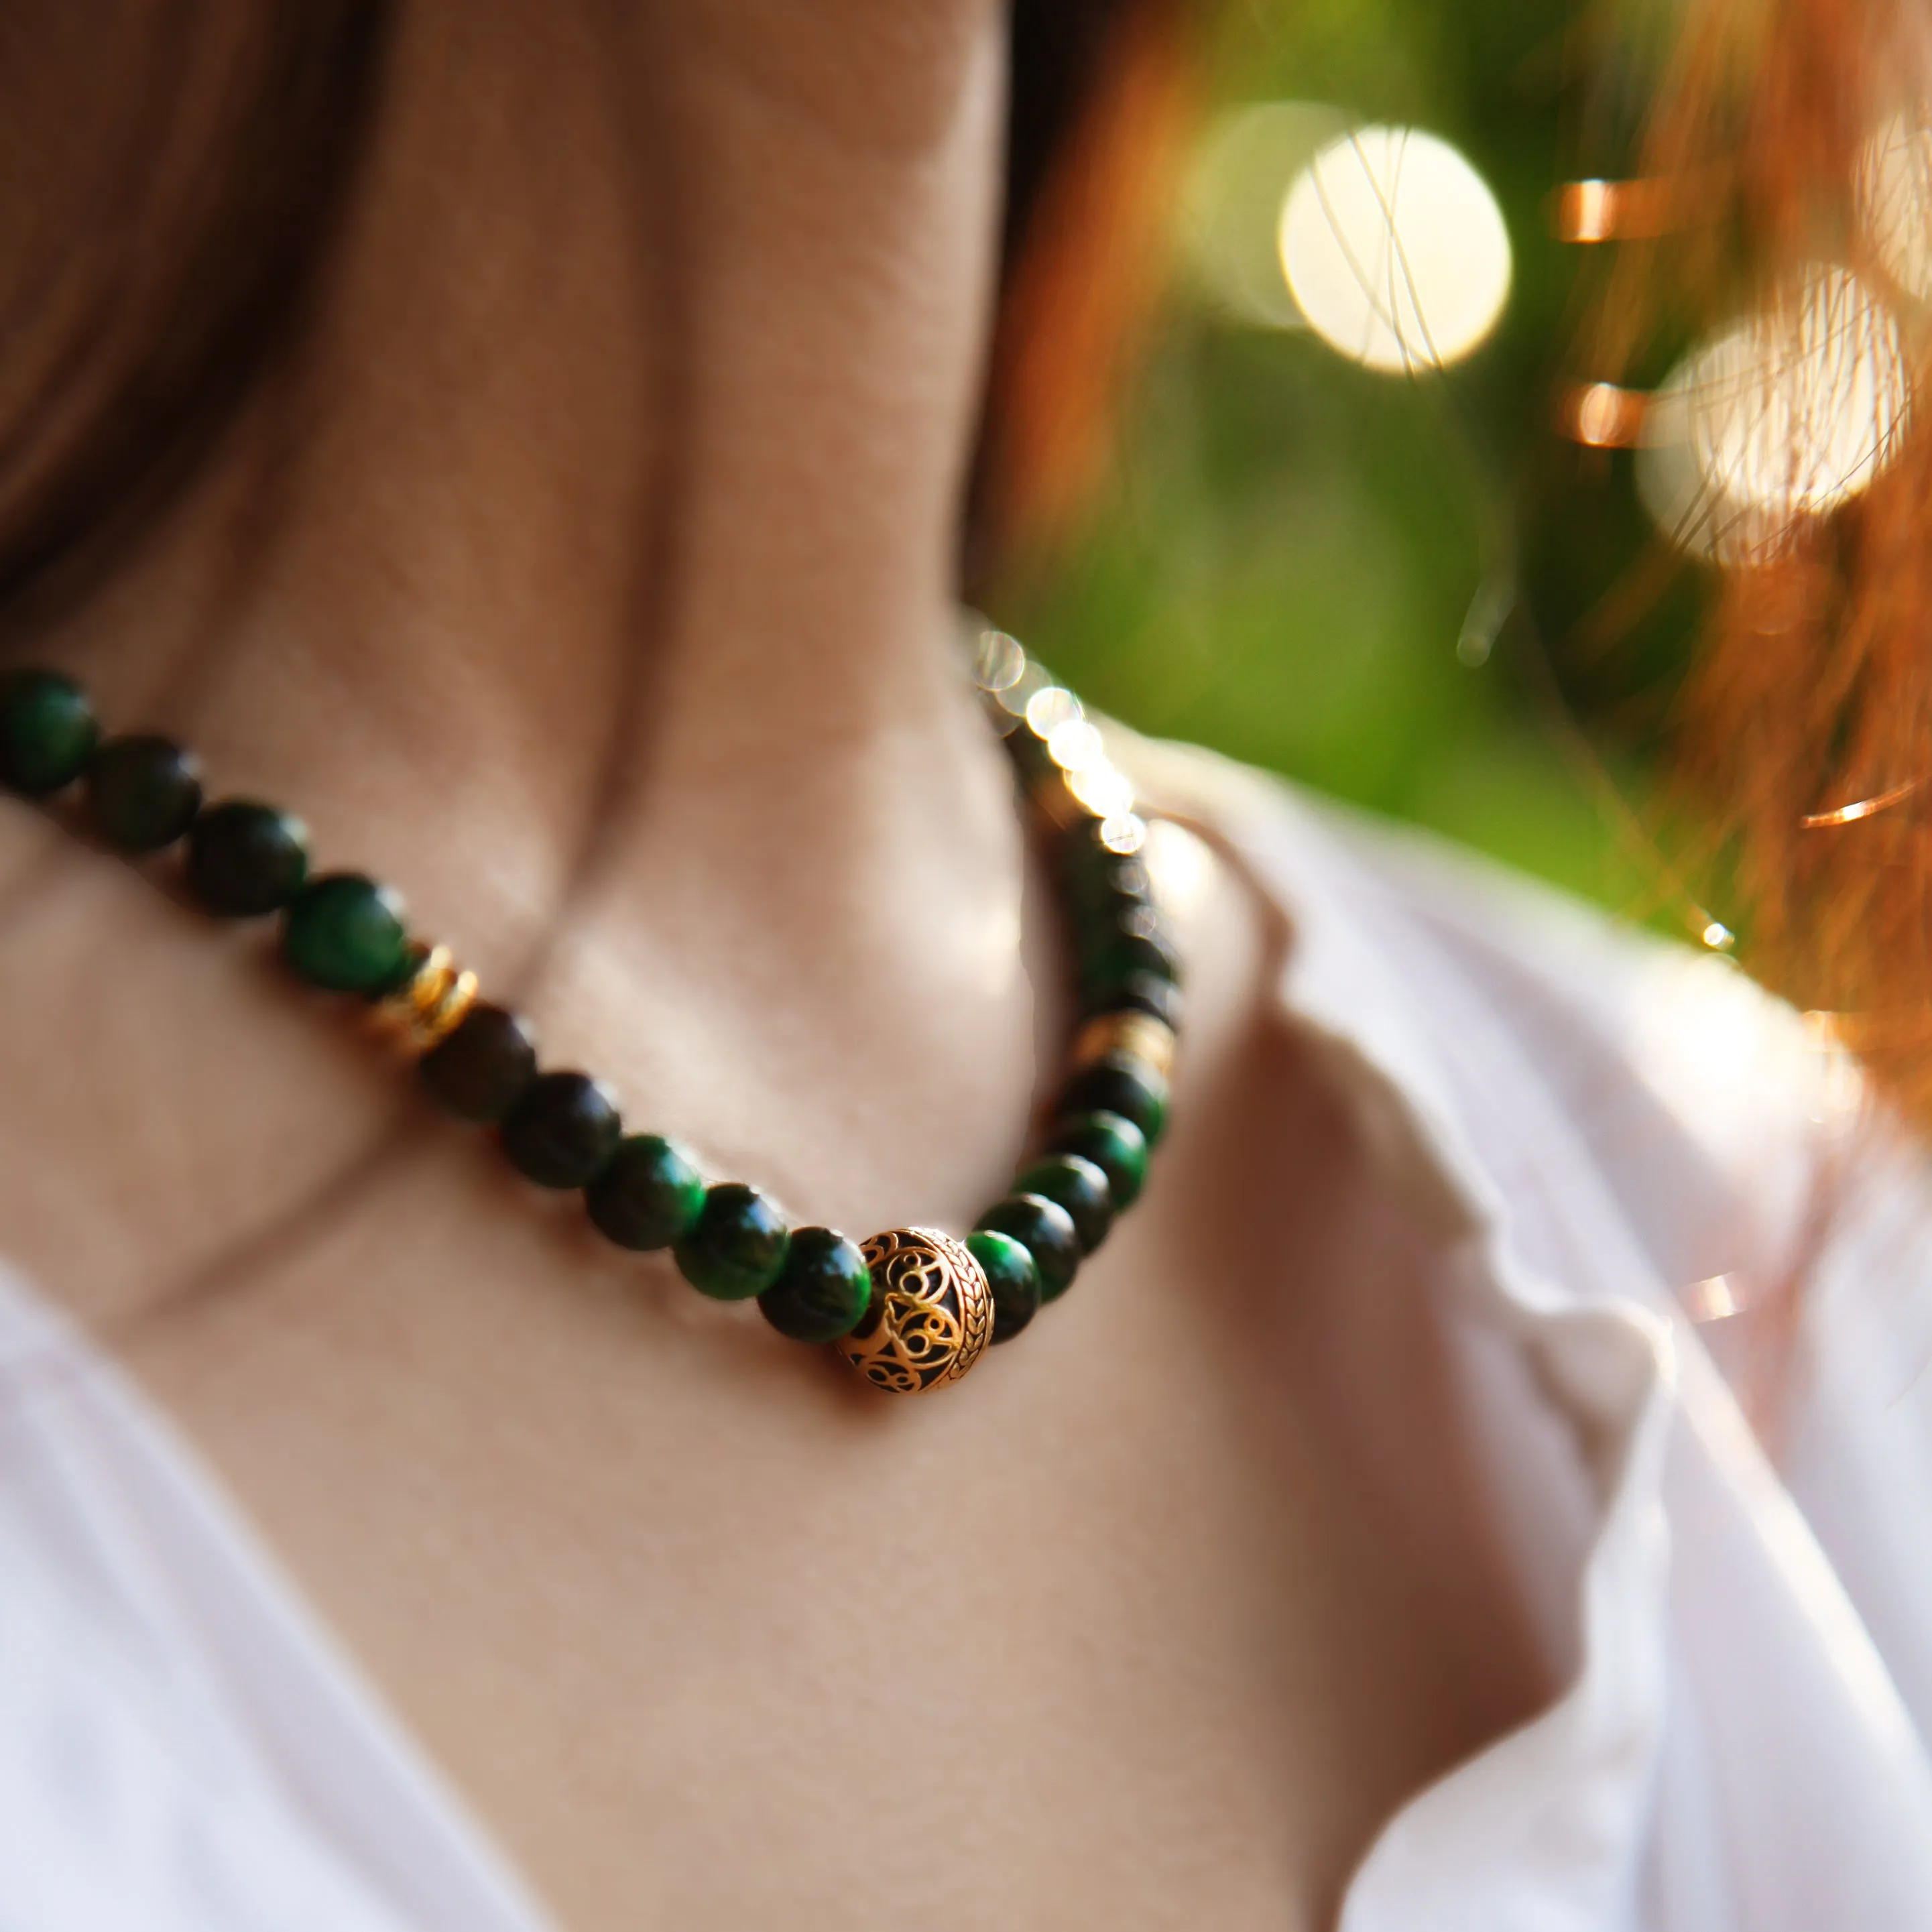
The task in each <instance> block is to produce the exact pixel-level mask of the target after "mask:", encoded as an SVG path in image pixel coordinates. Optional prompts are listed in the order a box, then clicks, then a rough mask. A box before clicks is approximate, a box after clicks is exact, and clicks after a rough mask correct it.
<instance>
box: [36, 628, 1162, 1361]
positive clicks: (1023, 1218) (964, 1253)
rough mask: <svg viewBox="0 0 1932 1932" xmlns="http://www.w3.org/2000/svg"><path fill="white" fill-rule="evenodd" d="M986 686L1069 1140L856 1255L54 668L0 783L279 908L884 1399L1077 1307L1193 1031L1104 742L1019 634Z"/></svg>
mask: <svg viewBox="0 0 1932 1932" xmlns="http://www.w3.org/2000/svg"><path fill="white" fill-rule="evenodd" d="M974 675H975V678H976V680H977V683H978V685H979V688H980V691H981V693H982V694H983V697H984V698H985V700H986V709H987V712H988V714H989V716H990V718H992V721H993V724H994V725H995V728H996V729H997V730H998V731H999V732H1000V733H1001V735H1002V736H1003V737H1004V739H1005V742H1006V743H1007V748H1008V749H1009V751H1010V753H1011V754H1012V757H1013V766H1014V769H1015V773H1016V777H1017V778H1018V781H1019V787H1020V789H1021V791H1022V793H1023V795H1024V796H1025V799H1027V801H1028V803H1029V804H1030V805H1031V808H1032V813H1031V816H1032V818H1033V820H1034V823H1036V825H1037V826H1038V827H1039V828H1040V830H1041V832H1042V833H1043V835H1045V836H1046V837H1047V838H1049V840H1050V841H1051V847H1052V858H1053V860H1054V868H1055V874H1056V876H1057V877H1058V880H1059V883H1060V884H1061V888H1062V891H1063V895H1064V907H1065V912H1066V915H1067V919H1068V922H1069V925H1070V929H1071V933H1072V937H1073V941H1074V954H1075V957H1076V960H1077V962H1078V970H1079V993H1080V1003H1081V1010H1082V1014H1083V1019H1082V1024H1081V1025H1080V1028H1079V1031H1078V1032H1077V1034H1076V1037H1075V1039H1074V1041H1073V1049H1072V1052H1071V1054H1070V1064H1069V1067H1068V1070H1067V1076H1066V1078H1065V1079H1064V1082H1063V1083H1062V1085H1061V1088H1060V1090H1059V1093H1058V1100H1057V1103H1056V1105H1055V1109H1054V1111H1053V1113H1052V1117H1051V1118H1052V1126H1051V1127H1050V1129H1049V1131H1048V1133H1046V1136H1044V1137H1043V1139H1042V1140H1041V1142H1040V1145H1039V1148H1038V1150H1037V1153H1036V1154H1035V1156H1034V1158H1032V1159H1031V1160H1030V1161H1029V1162H1028V1163H1027V1164H1026V1165H1025V1166H1023V1167H1022V1169H1021V1170H1020V1172H1019V1175H1017V1177H1016V1178H1015V1180H1014V1182H1013V1186H1012V1187H1011V1188H1010V1190H1008V1192H1007V1193H1006V1194H1005V1195H1004V1196H1003V1197H1002V1198H1001V1199H1000V1200H998V1201H997V1202H995V1203H994V1204H993V1205H992V1207H990V1208H988V1209H987V1210H986V1212H985V1213H984V1214H982V1215H981V1216H980V1217H979V1220H977V1222H976V1223H974V1226H973V1228H972V1229H971V1231H970V1232H968V1233H967V1234H966V1235H965V1236H964V1237H963V1238H962V1237H960V1236H958V1235H953V1234H950V1233H948V1232H945V1231H944V1230H942V1229H936V1228H893V1229H887V1230H886V1232H883V1233H882V1234H877V1235H873V1236H872V1237H871V1239H870V1240H869V1241H865V1242H863V1243H856V1242H854V1241H851V1240H850V1239H849V1238H847V1237H846V1236H845V1235H841V1234H840V1233H838V1232H837V1231H836V1230H835V1229H830V1228H820V1227H799V1228H793V1227H790V1226H787V1223H786V1220H785V1218H784V1216H783V1215H782V1214H780V1212H779V1211H778V1209H777V1208H776V1207H775V1206H774V1205H773V1204H772V1202H771V1201H770V1200H769V1199H768V1198H767V1197H766V1196H765V1195H763V1193H760V1192H759V1190H757V1188H755V1187H748V1186H747V1185H745V1184H744V1183H743V1182H742V1181H707V1180H706V1177H705V1175H703V1172H702V1171H701V1170H700V1167H699V1166H698V1164H697V1162H696V1161H695V1160H694V1158H693V1157H692V1156H691V1154H689V1153H688V1152H687V1151H685V1149H684V1148H682V1147H680V1146H679V1145H678V1144H677V1143H676V1142H674V1141H670V1140H667V1139H664V1137H663V1136H661V1135H659V1134H655V1133H627V1132H626V1131H625V1124H624V1121H623V1119H622V1115H620V1113H619V1109H618V1105H617V1102H616V1098H615V1097H614V1096H613V1094H612V1093H611V1091H610V1088H608V1087H607V1086H606V1085H604V1082H601V1080H598V1079H593V1078H592V1076H590V1075H589V1074H587V1073H579V1072H577V1071H574V1070H544V1069H542V1068H541V1067H539V1065H538V1058H537V1051H536V1046H535V1041H534V1040H533V1039H532V1035H531V1033H530V1030H529V1027H528V1026H527V1025H526V1024H525V1023H524V1022H523V1020H522V1019H520V1018H519V1017H518V1016H517V1015H516V1014H514V1013H511V1012H509V1011H508V1010H506V1009H505V1008H504V1007H499V1006H496V1005H493V1004H491V1003H490V1002H489V1001H486V1000H484V999H482V998H480V997H479V995H478V987H477V983H476V976H475V974H473V973H471V972H468V971H464V970H463V969H462V968H459V967H458V965H456V963H455V961H454V960H453V959H452V956H451V955H450V953H449V949H448V948H447V947H443V946H440V945H437V944H433V943H431V942H428V941H425V940H422V939H420V938H416V937H415V936H414V935H412V934H411V932H410V929H409V927H408V926H407V923H406V922H405V919H404V910H403V904H402V901H401V899H400V898H398V896H397V895H396V894H395V892H392V890H390V889H389V887H387V886H383V885H380V884H379V883H377V881H376V880H374V879H371V878H370V877H367V876H366V875H365V874H362V873H360V872H326V873H323V874H320V875H319V876H316V875H312V874H311V868H310V864H309V848H308V832H307V829H306V828H305V826H303V825H302V823H301V822H300V820H297V819H296V818H294V817H291V816H290V814H287V812H284V811H280V810H278V808H275V806H273V805H264V804H261V803H259V802H257V801H255V800H253V799H226V800H223V801H221V802H216V803H212V804H210V803H207V802H204V798H203V793H202V781H201V772H200V767H199V763H198V761H197V760H196V758H195V757H194V755H193V753H191V752H190V751H187V750H185V749H184V748H182V747H181V745H178V744H176V743H175V742H173V740H172V739H168V738H164V737H160V736H155V735H154V734H152V733H135V734H130V735H127V736H115V737H104V736H102V734H101V727H100V725H99V724H98V721H97V719H96V718H95V712H94V708H93V706H92V703H91V702H90V701H89V698H88V696H87V694H86V691H83V689H82V688H81V687H80V685H78V684H77V683H76V682H74V680H73V679H71V678H69V677H67V676H63V675H62V674H61V673H58V672H55V671H51V670H24V669H23V670H13V671H10V672H8V673H6V674H5V676H0V785H4V786H5V787H7V789H8V790H12V791H13V792H16V793H20V794H21V795H23V796H26V797H29V798H34V799H45V800H49V801H51V800H53V799H55V798H56V797H57V796H58V794H59V793H62V792H64V791H65V790H67V788H68V787H70V786H72V785H74V784H80V786H81V787H83V796H84V804H85V812H86V821H87V822H88V823H90V824H91V826H92V829H93V830H94V832H95V833H96V834H97V835H98V837H99V838H101V839H102V840H103V841H104V842H105V843H106V844H108V845H109V846H110V847H113V848H114V849H115V850H117V851H118V852H121V853H126V854H127V855H129V856H140V857H151V856H156V855H158V854H160V853H165V852H168V851H170V850H178V853H179V864H180V867H181V877H182V879H183V880H184V883H185V885H186V887H187V891H188V892H189V893H190V895H192V896H193V898H194V899H195V900H196V901H198V902H199V904H200V905H201V906H202V907H204V908H205V910H207V911H208V912H209V913H212V914H214V915H215V916H218V917H220V918H223V919H257V918H266V917H268V916H270V915H278V916H279V917H280V919H281V955H282V957H283V959H284V960H285V961H286V962H287V965H289V966H290V968H292V969H293V971H294V972H295V974H296V975H297V976H298V977H299V978H300V979H302V980H305V981H306V982H307V983H308V984H309V985H310V986H314V987H316V988H319V989H321V990H322V991H323V992H327V993H332V994H335V995H345V996H352V997H356V998H361V999H362V1000H364V1001H367V1002H368V1003H369V1004H370V1005H371V1007H373V1008H374V1012H375V1014H376V1016H377V1019H378V1021H379V1022H380V1026H381V1028H382V1030H383V1031H384V1033H385V1034H386V1035H387V1036H388V1037H391V1038H392V1039H393V1040H395V1041H396V1042H397V1043H398V1044H399V1045H400V1046H401V1047H402V1048H404V1049H405V1050H406V1051H407V1052H408V1053H409V1054H410V1055H411V1056H412V1057H413V1058H414V1059H415V1061H416V1065H417V1068H418V1071H419V1076H420V1077H421V1079H422V1083H423V1085H424V1086H425V1088H427V1089H428V1091H429V1092H430V1094H432V1095H433V1096H434V1097H435V1099H436V1100H437V1101H438V1102H439V1103H441V1105H442V1106H444V1107H445V1108H446V1109H448V1110H449V1112H451V1113H452V1114H455V1115H457V1116H458V1117H459V1118H461V1119H463V1120H464V1121H469V1122H472V1123H473V1124H476V1125H478V1126H479V1127H484V1128H487V1129H488V1130H490V1131H492V1132H493V1133H494V1134H495V1135H496V1139H497V1140H498V1142H499V1144H500V1145H501V1146H502V1150H503V1152H504V1153H505V1154H506V1155H507V1156H508V1158H509V1160H510V1163H511V1165H512V1166H514V1167H515V1168H516V1169H517V1170H518V1172H520V1173H521V1174H523V1175H524V1176H525V1177H526V1178H527V1179H529V1180H530V1181H533V1182H535V1184H537V1185H538V1187H546V1188H551V1189H556V1190H580V1192H581V1193H582V1194H583V1202H584V1206H585V1208H586V1211H587V1213H588V1214H589V1218H590V1220H591V1221H592V1223H593V1224H594V1225H595V1227H596V1228H597V1229H598V1230H599V1232H601V1233H602V1234H603V1235H604V1236H605V1237H606V1238H607V1239H609V1240H610V1241H613V1242H614V1243H615V1244H616V1245H617V1246H618V1247H620V1248H627V1249H631V1250H636V1251H640V1252H648V1251H650V1250H657V1249H668V1250H670V1253H671V1255H672V1256H673V1259H675V1261H676V1264H677V1267H678V1269H679V1272H680V1273H681V1274H682V1275H683V1277H684V1278H685V1280H686V1281H688V1283H690V1284H691V1286H692V1287H694V1289H697V1290H698V1291H699V1292H700V1293H701V1294H703V1295H709V1296H711V1297H712V1298H714V1299H715V1300H717V1301H745V1300H748V1299H751V1298H755V1299H756V1301H757V1305H758V1308H759V1310H760V1313H762V1314H763V1316H764V1317H765V1319H766V1321H767V1322H769V1323H770V1324H771V1325H772V1327H773V1328H775V1329H777V1330H778V1332H779V1333H780V1334H782V1335H786V1336H788V1337H790V1338H791V1339H793V1340H795V1341H799V1342H805V1343H817V1344H828V1343H829V1344H830V1345H831V1346H833V1347H835V1349H837V1350H838V1352H840V1353H841V1355H843V1356H844V1358H845V1359H846V1360H847V1361H849V1362H850V1364H852V1366H853V1367H854V1368H856V1370H858V1372H859V1373H860V1374H861V1375H862V1376H864V1377H865V1379H866V1380H867V1381H868V1382H870V1383H871V1385H872V1386H873V1387H874V1388H878V1389H883V1390H886V1391H891V1392H892V1393H894V1394H902V1395H916V1394H922V1393H923V1392H924V1391H926V1390H929V1389H934V1388H941V1387H943V1386H944V1385H946V1384H947V1383H949V1382H957V1381H958V1380H959V1379H960V1377H961V1376H964V1375H965V1373H966V1372H967V1370H968V1369H970V1368H971V1367H972V1366H973V1364H974V1363H975V1362H976V1361H977V1360H978V1359H979V1358H980V1356H981V1355H983V1353H984V1352H986V1348H987V1347H988V1346H989V1344H992V1343H1001V1342H1007V1341H1010V1340H1012V1339H1013V1337H1014V1336H1016V1335H1017V1334H1019V1333H1020V1331H1022V1329H1023V1328H1025V1327H1026V1326H1027V1325H1028V1323H1029V1322H1031V1321H1032V1319H1033V1318H1034V1315H1035V1314H1036V1313H1037V1312H1038V1311H1039V1310H1040V1308H1041V1307H1043V1305H1044V1304H1046V1303H1048V1302H1051V1301H1057V1300H1058V1298H1060V1297H1061V1295H1064V1294H1065V1293H1066V1292H1067V1289H1068V1288H1069V1287H1070V1286H1071V1284H1072V1283H1073V1278H1074V1276H1075V1274H1076V1272H1077V1271H1078V1270H1079V1266H1080V1264H1081V1262H1082V1261H1083V1260H1084V1259H1085V1258H1086V1256H1088V1255H1090V1254H1091V1253H1093V1252H1094V1250H1095V1249H1096V1248H1097V1247H1099V1246H1100V1244H1101V1242H1102V1241H1104V1240H1105V1239H1106V1236H1107V1232H1108V1230H1109V1228H1110V1227H1111V1226H1112V1223H1113V1220H1114V1217H1115V1214H1117V1213H1118V1211H1121V1210H1122V1209H1124V1208H1127V1207H1130V1206H1131V1205H1133V1202H1134V1201H1135V1199H1136V1197H1137V1196H1139V1193H1140V1192H1141V1189H1142V1186H1143V1184H1145V1181H1146V1178H1147V1166H1148V1154H1149V1152H1150V1151H1151V1149H1152V1148H1153V1147H1154V1144H1155V1143H1156V1142H1157V1141H1158V1140H1159V1139H1160V1135H1161V1131H1162V1129H1163V1127H1164V1126H1165V1124H1166V1116H1167V1101H1168V1075H1169V1071H1170V1070H1171V1068H1172V1064H1173V1058H1174V1049H1175V1039H1176V1036H1177V1031H1178V1027H1179V1025H1180V1019H1181V995H1180V992H1179V988H1178V980H1179V978H1180V967H1179V961H1178V958H1177V956H1176V953H1175V947H1174V942H1173V939H1172V935H1171V932H1170V931H1169V926H1168V924H1167V922H1166V920H1165V919H1164V918H1163V916H1162V913H1161V911H1160V908H1159V907H1158V906H1157V904H1156V902H1155V895H1154V887H1153V884H1152V882H1151V880H1150V878H1149V876H1148V869H1147V867H1146V865H1145V863H1144V862H1143V859H1142V850H1143V847H1144V846H1145V842H1146V838H1147V826H1146V823H1145V820H1142V818H1141V817H1139V815H1138V814H1136V812H1135V811H1134V809H1133V806H1134V798H1133V789H1132V787H1130V785H1129V784H1128V783H1127V781H1126V780H1125V778H1123V777H1122V776H1121V773H1120V772H1118V770H1117V769H1115V767H1114V766H1112V765H1111V764H1110V763H1109V762H1108V761H1107V759H1106V754H1105V751H1104V748H1103V745H1102V742H1101V739H1100V733H1099V731H1098V730H1097V729H1096V728H1095V727H1094V725H1093V724H1092V723H1091V721H1089V720H1088V718H1086V716H1085V714H1084V713H1083V712H1082V709H1081V706H1080V702H1079V699H1077V698H1076V697H1074V695H1073V693H1072V692H1071V691H1068V690H1067V689H1066V688H1065V687H1064V686H1063V685H1058V684H1056V683H1055V682H1053V681H1052V679H1051V678H1049V676H1047V675H1046V673H1045V672H1044V671H1043V670H1042V668H1041V667H1040V665H1039V664H1037V663H1036V662H1035V661H1033V660H1031V658H1028V655H1027V653H1026V652H1025V651H1023V650H1022V649H1021V648H1020V646H1019V645H1018V644H1017V643H1015V642H1014V641H1013V639H1012V638H1010V637H1007V635H1005V634H1004V633H1003V632H1001V631H992V630H988V631H982V632H981V633H980V637H979V642H978V650H977V658H976V662H975V667H974Z"/></svg>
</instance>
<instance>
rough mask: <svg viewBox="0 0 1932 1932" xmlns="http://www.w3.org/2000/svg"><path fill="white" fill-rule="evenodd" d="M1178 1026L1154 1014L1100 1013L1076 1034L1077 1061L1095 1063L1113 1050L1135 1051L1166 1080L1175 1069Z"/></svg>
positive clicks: (1078, 1062) (1075, 1051)
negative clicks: (1170, 1024) (1171, 1024)
mask: <svg viewBox="0 0 1932 1932" xmlns="http://www.w3.org/2000/svg"><path fill="white" fill-rule="evenodd" d="M1174 1048H1175V1038H1174V1029H1173V1028H1172V1027H1171V1026H1169V1025H1168V1024H1167V1022H1166V1021H1165V1020H1157V1019H1155V1018H1154V1016H1153V1014H1151V1013H1139V1012H1136V1011H1133V1010H1127V1011H1126V1012H1123V1013H1096V1014H1095V1015H1094V1017H1093V1018H1092V1019H1091V1020H1089V1021H1088V1022H1087V1024H1086V1025H1085V1026H1083V1027H1082V1028H1081V1029H1080V1031H1079V1033H1077V1034H1075V1036H1074V1037H1073V1064H1074V1066H1075V1067H1076V1068H1079V1067H1091V1066H1092V1065H1093V1064H1094V1062H1095V1061H1098V1060H1104V1059H1106V1057H1107V1055H1109V1054H1110V1053H1131V1054H1132V1055H1133V1056H1134V1058H1136V1060H1144V1061H1146V1062H1147V1064H1148V1065H1149V1066H1150V1067H1153V1068H1154V1069H1155V1070H1156V1071H1157V1072H1158V1073H1160V1076H1161V1078H1162V1079H1166V1078H1167V1076H1169V1074H1171V1073H1172V1072H1173V1071H1174Z"/></svg>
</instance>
